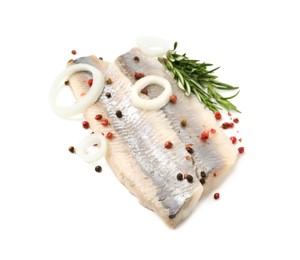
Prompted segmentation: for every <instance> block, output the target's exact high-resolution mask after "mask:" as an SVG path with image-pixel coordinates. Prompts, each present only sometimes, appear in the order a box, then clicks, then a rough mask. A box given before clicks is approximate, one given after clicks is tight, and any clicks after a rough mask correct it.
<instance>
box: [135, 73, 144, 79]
mask: <svg viewBox="0 0 300 260" xmlns="http://www.w3.org/2000/svg"><path fill="white" fill-rule="evenodd" d="M134 77H135V79H137V80H138V79H141V78H143V77H145V75H144V74H143V73H140V72H134Z"/></svg>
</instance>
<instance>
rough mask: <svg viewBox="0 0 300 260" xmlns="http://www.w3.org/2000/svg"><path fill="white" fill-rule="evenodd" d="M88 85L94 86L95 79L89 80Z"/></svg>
mask: <svg viewBox="0 0 300 260" xmlns="http://www.w3.org/2000/svg"><path fill="white" fill-rule="evenodd" d="M88 84H89V86H90V87H91V86H92V85H93V79H89V80H88Z"/></svg>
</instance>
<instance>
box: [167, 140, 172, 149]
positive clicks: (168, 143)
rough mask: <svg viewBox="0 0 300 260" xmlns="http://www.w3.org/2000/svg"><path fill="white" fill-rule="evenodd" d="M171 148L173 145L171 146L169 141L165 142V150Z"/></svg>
mask: <svg viewBox="0 0 300 260" xmlns="http://www.w3.org/2000/svg"><path fill="white" fill-rule="evenodd" d="M172 147H173V144H172V142H171V141H167V142H165V148H166V149H171V148H172Z"/></svg>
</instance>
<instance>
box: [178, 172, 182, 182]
mask: <svg viewBox="0 0 300 260" xmlns="http://www.w3.org/2000/svg"><path fill="white" fill-rule="evenodd" d="M177 180H179V181H182V180H183V175H182V173H178V174H177Z"/></svg>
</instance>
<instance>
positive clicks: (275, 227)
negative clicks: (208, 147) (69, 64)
mask: <svg viewBox="0 0 300 260" xmlns="http://www.w3.org/2000/svg"><path fill="white" fill-rule="evenodd" d="M4 2H6V3H4ZM52 2H53V1H49V2H46V1H32V0H29V1H2V3H1V4H0V7H1V8H0V28H1V31H0V32H1V41H0V46H1V48H0V57H1V63H0V66H1V79H0V87H1V92H0V100H1V101H0V108H1V110H0V111H1V128H0V129H1V130H0V131H1V132H0V133H1V135H0V149H1V150H0V151H1V159H0V160H1V161H0V162H1V163H0V259H1V260H2V259H3V260H8V259H32V260H33V259H72V260H75V259H273V258H275V257H276V259H299V258H300V252H299V250H300V249H299V239H300V236H299V232H300V227H299V226H300V224H299V219H300V214H299V199H300V196H299V180H300V178H299V175H300V172H299V165H298V162H299V130H298V129H299V128H298V127H297V122H298V120H297V119H298V117H299V112H300V111H299V105H298V104H299V94H298V93H299V87H300V86H299V76H298V75H299V60H300V51H299V46H300V41H299V24H300V18H299V7H298V6H297V2H298V1H291V0H285V1H276V0H273V1H190V0H185V1H161V0H160V1H156V0H152V1H131V0H127V1H114V0H110V1H69V2H67V1H64V2H62V1H60V2H62V3H59V4H58V3H52ZM142 35H154V36H160V37H163V38H165V39H167V40H168V41H169V42H170V43H173V42H174V41H178V42H179V47H178V51H179V52H187V53H188V56H189V57H191V58H199V59H201V60H203V61H207V62H211V63H213V64H214V65H216V66H221V69H220V70H219V71H218V72H217V73H218V74H217V75H219V78H220V80H222V81H224V82H228V83H231V84H234V85H238V86H240V89H241V93H240V94H239V96H238V97H237V98H236V99H235V100H234V103H236V104H237V105H238V107H239V108H240V109H241V110H242V112H243V113H242V115H240V116H239V117H240V119H241V123H240V124H239V129H240V132H241V135H242V137H243V140H244V141H243V144H244V146H245V149H246V153H245V154H244V155H243V156H242V158H239V160H238V162H237V166H236V167H235V168H234V170H233V171H232V174H231V176H230V177H229V178H228V179H227V181H226V182H225V183H224V184H223V185H222V186H221V187H219V188H218V190H217V191H218V192H220V194H221V199H220V200H219V201H215V200H214V199H213V198H212V195H211V196H210V197H208V198H206V199H204V200H202V201H201V202H200V203H199V205H198V207H197V208H196V210H195V211H194V212H193V214H192V215H191V216H190V218H189V219H188V220H187V221H185V222H184V223H183V224H182V225H181V226H179V227H178V228H177V229H175V230H172V229H169V228H168V227H166V226H165V224H164V223H163V222H162V221H161V220H160V219H159V218H158V217H157V216H156V215H155V214H153V213H152V212H150V211H149V210H147V209H145V208H143V207H142V206H140V205H139V204H138V202H137V200H136V199H135V198H134V197H133V196H131V195H130V194H129V193H128V192H127V190H126V189H125V188H124V187H123V186H122V185H121V184H120V183H119V182H118V180H117V179H116V178H115V177H114V175H113V173H112V172H111V171H110V169H109V167H108V166H107V165H106V163H105V161H104V160H103V161H101V162H99V164H101V165H102V166H103V172H102V173H101V174H97V173H95V172H94V170H93V166H91V165H88V164H86V163H84V162H83V161H81V160H80V159H79V158H77V157H76V156H75V155H72V154H70V153H69V152H68V147H69V146H70V145H76V144H77V143H78V141H79V140H80V139H82V138H83V137H84V136H86V135H87V133H88V131H87V130H84V129H82V128H81V121H80V120H79V121H65V120H62V119H59V118H57V117H56V116H54V115H53V114H52V112H51V111H50V108H49V104H48V93H49V90H50V88H51V84H52V82H53V80H54V78H55V77H56V75H57V74H58V73H59V72H60V71H62V70H63V69H64V67H65V64H66V61H67V60H68V59H70V58H73V56H72V55H71V53H70V52H71V50H72V49H76V50H77V52H78V55H77V57H79V56H84V55H90V54H95V55H97V56H102V57H104V58H105V59H106V60H108V61H113V60H114V59H115V58H116V57H117V56H118V55H120V54H122V53H124V52H126V51H127V50H129V49H130V48H131V47H134V46H135V39H136V38H137V37H138V36H142ZM297 91H298V92H297Z"/></svg>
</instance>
